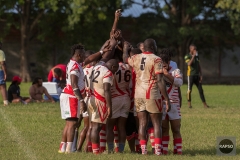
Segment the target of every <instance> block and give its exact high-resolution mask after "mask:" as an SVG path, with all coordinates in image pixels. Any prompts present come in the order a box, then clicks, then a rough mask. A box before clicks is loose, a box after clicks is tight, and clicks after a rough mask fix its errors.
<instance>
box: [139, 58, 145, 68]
mask: <svg viewBox="0 0 240 160" xmlns="http://www.w3.org/2000/svg"><path fill="white" fill-rule="evenodd" d="M145 60H146V58H145V57H143V58H142V60H141V65H140V69H141V70H142V71H143V70H144V68H145Z"/></svg>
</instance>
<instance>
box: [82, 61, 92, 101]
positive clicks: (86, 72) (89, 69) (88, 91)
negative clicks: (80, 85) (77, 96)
mask: <svg viewBox="0 0 240 160" xmlns="http://www.w3.org/2000/svg"><path fill="white" fill-rule="evenodd" d="M93 68H94V66H90V67H89V66H86V67H85V68H84V69H83V72H84V81H85V91H86V96H87V97H90V96H91V94H92V93H93V92H92V91H91V89H90V76H91V74H92V70H93Z"/></svg>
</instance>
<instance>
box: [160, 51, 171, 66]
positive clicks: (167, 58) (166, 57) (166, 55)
mask: <svg viewBox="0 0 240 160" xmlns="http://www.w3.org/2000/svg"><path fill="white" fill-rule="evenodd" d="M171 55H172V51H171V50H170V49H169V48H163V49H162V50H161V51H160V53H159V57H160V58H161V59H162V61H163V62H165V63H168V62H169V61H170V60H171Z"/></svg>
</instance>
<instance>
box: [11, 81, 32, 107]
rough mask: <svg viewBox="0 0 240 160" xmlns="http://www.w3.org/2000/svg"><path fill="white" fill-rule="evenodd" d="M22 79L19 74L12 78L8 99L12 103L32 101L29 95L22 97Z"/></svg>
mask: <svg viewBox="0 0 240 160" xmlns="http://www.w3.org/2000/svg"><path fill="white" fill-rule="evenodd" d="M21 82H22V79H21V78H20V77H19V76H14V77H13V79H12V83H11V85H10V86H9V88H8V101H9V102H11V103H23V104H27V103H29V102H31V99H30V98H29V97H21V96H20V87H19V85H20V84H21Z"/></svg>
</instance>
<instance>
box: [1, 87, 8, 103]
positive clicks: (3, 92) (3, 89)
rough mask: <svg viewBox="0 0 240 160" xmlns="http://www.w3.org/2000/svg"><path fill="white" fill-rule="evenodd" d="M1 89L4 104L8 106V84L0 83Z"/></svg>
mask: <svg viewBox="0 0 240 160" xmlns="http://www.w3.org/2000/svg"><path fill="white" fill-rule="evenodd" d="M0 90H1V94H2V99H3V105H4V106H7V105H8V99H7V90H6V84H1V85H0Z"/></svg>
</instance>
